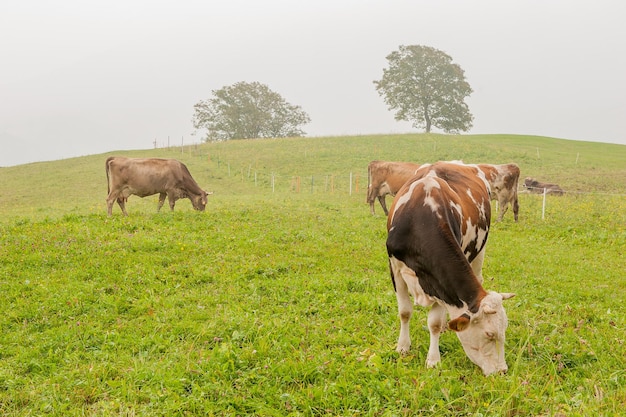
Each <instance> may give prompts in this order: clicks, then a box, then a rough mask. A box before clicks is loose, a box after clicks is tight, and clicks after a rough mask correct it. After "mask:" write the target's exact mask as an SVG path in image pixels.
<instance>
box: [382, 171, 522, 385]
mask: <svg viewBox="0 0 626 417" xmlns="http://www.w3.org/2000/svg"><path fill="white" fill-rule="evenodd" d="M490 220H491V206H490V198H489V183H488V182H487V179H486V178H485V174H484V173H483V172H482V171H481V170H480V169H479V168H478V167H477V166H476V165H465V164H462V163H450V162H438V163H436V164H433V165H428V164H427V165H424V166H422V167H421V168H420V169H419V170H418V171H417V173H416V175H415V176H414V177H412V178H411V179H410V180H409V181H407V182H406V183H405V184H404V185H403V186H402V188H401V189H400V190H399V191H398V193H397V194H396V197H395V199H394V201H393V204H392V206H391V209H390V214H389V217H388V220H387V230H388V237H387V253H388V256H389V266H390V271H391V277H392V281H393V284H394V289H395V292H396V298H397V301H398V312H399V316H400V336H399V338H398V346H397V349H396V350H397V351H398V352H400V353H401V354H404V353H406V352H408V350H409V348H410V346H411V340H410V336H409V320H410V318H411V315H412V313H413V304H412V303H411V297H413V302H414V303H415V304H419V305H421V306H423V307H431V309H430V311H429V313H428V321H427V323H428V329H429V332H430V345H429V349H428V356H427V359H426V365H427V366H428V367H433V366H435V365H437V364H438V363H439V362H440V359H441V357H440V352H439V337H440V334H441V333H442V332H443V331H444V330H445V329H446V328H448V329H451V330H453V331H455V332H456V334H457V336H458V338H459V340H460V341H461V344H462V346H463V349H464V351H465V353H466V354H467V356H468V357H469V358H470V360H471V361H472V362H474V363H475V364H476V365H478V366H479V367H480V368H481V370H482V371H483V373H484V374H485V375H489V374H493V373H497V372H506V371H507V364H506V360H505V356H504V343H505V331H506V328H507V325H508V321H507V316H506V312H505V310H504V306H503V301H504V300H506V299H508V298H511V297H512V296H513V294H508V293H503V294H501V293H498V292H494V291H487V290H485V289H484V288H483V286H482V281H483V278H482V264H483V260H484V256H485V245H486V243H487V236H488V234H489V226H490ZM447 315H448V316H449V317H450V321H449V322H448V323H447V325H446V316H447Z"/></svg>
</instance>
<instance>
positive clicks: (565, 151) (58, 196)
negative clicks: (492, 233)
mask: <svg viewBox="0 0 626 417" xmlns="http://www.w3.org/2000/svg"><path fill="white" fill-rule="evenodd" d="M110 155H125V156H135V157H167V158H176V159H179V160H181V161H183V162H184V163H185V164H187V166H188V167H189V169H190V171H191V173H192V175H193V176H194V178H195V179H196V180H197V181H198V183H199V184H200V185H201V186H202V187H203V188H205V189H206V190H209V191H214V192H215V195H214V196H213V197H212V198H211V201H213V202H214V204H220V201H222V199H224V198H226V197H228V198H231V199H232V198H233V197H234V198H239V197H241V196H246V195H248V196H249V195H263V196H267V193H268V192H270V193H271V192H272V178H273V179H274V188H273V190H274V192H275V193H279V194H280V193H285V192H292V191H295V190H296V184H297V182H296V181H297V179H296V178H297V177H300V179H299V181H300V191H301V192H309V193H310V192H311V191H313V192H314V193H322V194H326V193H327V192H328V191H337V192H344V193H349V191H350V184H349V181H350V175H351V174H352V179H353V187H352V192H353V193H354V194H356V195H360V196H359V198H364V197H363V195H364V193H365V191H366V188H367V164H368V163H369V162H370V161H371V160H374V159H380V160H402V161H413V162H434V161H438V160H454V159H462V160H463V161H465V162H467V163H482V162H484V163H507V162H516V163H518V164H519V165H520V167H521V169H522V178H523V177H526V176H531V177H535V178H537V179H540V180H543V181H548V182H556V183H558V184H559V185H561V187H562V188H564V189H565V190H568V191H580V192H608V193H625V192H626V163H625V162H624V161H626V146H622V145H612V144H601V143H590V142H579V141H568V140H561V139H553V138H546V137H536V136H518V135H468V136H465V135H463V136H446V135H436V134H413V135H390V136H385V135H378V136H355V137H331V138H306V139H303V138H300V139H293V138H291V139H270V140H239V141H230V142H224V143H210V144H202V145H198V146H189V147H185V148H183V149H182V150H181V148H180V147H173V148H169V149H154V150H141V151H124V152H113V153H108V154H102V155H92V156H86V157H80V158H70V159H64V160H59V161H51V162H39V163H32V164H25V165H19V166H15V167H9V168H0V177H1V178H2V184H0V213H2V214H3V216H2V217H3V220H6V219H7V218H11V217H13V216H22V215H25V216H27V217H30V218H42V217H46V216H52V217H55V216H58V215H62V214H66V213H85V212H104V211H106V205H105V201H104V200H105V198H106V194H107V192H106V179H105V173H104V161H105V160H106V158H107V157H108V156H110ZM155 199H156V197H155V198H147V199H145V201H143V202H142V201H141V200H140V199H138V198H136V197H131V200H130V203H129V209H130V210H132V211H135V210H137V209H139V207H143V206H142V204H144V205H146V204H147V205H149V206H152V205H154V201H155ZM210 205H211V204H210ZM210 205H209V208H210ZM187 206H188V204H186V202H185V201H182V202H180V203H179V209H184V208H186V207H187ZM141 210H143V209H141ZM0 221H1V220H0Z"/></svg>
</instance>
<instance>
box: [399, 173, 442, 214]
mask: <svg viewBox="0 0 626 417" xmlns="http://www.w3.org/2000/svg"><path fill="white" fill-rule="evenodd" d="M433 182H435V185H436V186H437V187H439V184H438V183H436V181H433ZM418 184H424V190H425V191H426V193H427V195H428V194H430V190H431V189H432V187H433V186H434V185H433V184H430V185H428V184H426V183H425V182H424V178H423V179H421V180H417V181H413V182H412V183H411V185H410V186H409V189H408V190H407V191H406V192H405V193H404V194H402V195H401V196H400V197H398V200H396V204H395V208H394V210H393V213H392V214H391V222H392V223H393V218H394V216H395V214H396V212H397V211H398V210H399V209H400V207H402V206H403V205H405V204H406V203H408V202H409V201H411V197H412V195H413V192H415V187H417V186H418Z"/></svg>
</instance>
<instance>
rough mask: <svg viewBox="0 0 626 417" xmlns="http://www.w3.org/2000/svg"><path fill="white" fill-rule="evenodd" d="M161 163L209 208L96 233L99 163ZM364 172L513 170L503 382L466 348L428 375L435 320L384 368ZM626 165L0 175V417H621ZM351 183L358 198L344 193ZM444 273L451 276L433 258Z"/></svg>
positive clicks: (321, 152)
mask: <svg viewBox="0 0 626 417" xmlns="http://www.w3.org/2000/svg"><path fill="white" fill-rule="evenodd" d="M112 154H115V155H128V156H159V157H173V158H177V159H180V160H182V161H183V162H185V163H186V164H187V165H188V167H189V169H190V171H191V173H192V175H193V176H194V178H195V179H196V180H197V181H198V183H199V184H200V185H201V186H202V187H203V188H205V189H206V190H211V191H214V193H215V194H213V195H212V196H210V200H209V204H208V205H207V210H206V212H204V213H198V212H195V211H193V210H192V208H191V204H190V203H189V201H187V200H180V201H179V202H178V204H177V206H176V210H175V211H174V212H173V213H172V212H169V210H163V211H162V212H161V213H155V209H156V197H148V198H145V199H140V198H136V197H131V198H130V199H129V202H128V204H127V209H128V211H129V214H130V215H129V216H128V217H123V216H122V215H121V212H120V210H119V208H118V207H116V208H115V209H114V212H113V213H114V215H113V216H112V217H110V218H109V217H107V216H106V207H105V198H106V180H105V173H104V161H105V159H106V157H107V156H109V155H112ZM373 159H383V160H406V161H416V162H427V161H428V162H429V161H436V160H440V159H444V160H450V159H462V160H464V161H466V162H486V163H505V162H516V163H518V164H519V165H520V167H521V170H522V176H523V177H524V176H532V177H536V178H537V179H540V180H545V181H550V182H556V183H558V184H560V185H561V186H562V187H563V188H564V189H565V190H567V191H568V193H567V194H566V195H565V196H563V197H556V196H548V198H547V205H546V208H545V218H542V214H543V207H542V196H537V195H529V194H521V195H520V221H519V222H517V223H516V222H514V221H513V219H512V216H511V215H510V214H508V215H507V216H505V218H504V221H502V222H500V223H494V224H493V225H492V228H491V231H490V234H489V241H488V243H487V251H486V257H485V265H484V268H483V275H484V277H485V283H484V285H485V287H486V288H487V289H489V290H496V291H503V292H514V293H516V294H517V295H516V297H515V298H513V299H512V300H509V301H507V302H506V304H505V307H506V310H507V314H508V317H509V327H508V330H507V333H506V337H507V338H506V358H507V363H508V365H509V372H508V373H507V374H506V375H499V376H494V377H488V378H485V377H484V376H483V375H482V372H481V371H480V369H479V368H478V367H476V366H475V365H473V364H472V363H471V362H470V361H469V359H468V358H467V357H466V355H465V353H464V352H463V349H462V347H461V345H460V343H459V341H458V340H457V338H456V337H455V336H454V335H453V334H451V332H446V333H444V334H443V335H442V337H441V352H442V362H441V364H440V366H439V367H437V368H435V369H427V368H426V366H425V359H426V354H427V350H428V331H427V329H426V311H425V310H424V309H421V308H416V312H415V314H414V316H413V320H412V325H411V337H412V341H413V344H412V347H411V352H410V354H409V355H407V356H404V357H400V356H398V355H397V354H396V353H395V351H394V348H395V344H396V340H397V337H398V332H399V319H398V318H397V307H396V299H395V296H394V293H393V288H392V285H391V282H390V279H389V269H388V261H387V255H386V251H385V239H386V231H385V218H384V216H382V215H381V214H380V213H381V210H380V209H379V208H377V212H378V213H379V214H378V215H376V216H371V215H370V213H369V208H368V206H367V205H366V204H365V191H366V187H367V173H366V167H367V164H368V162H369V161H371V160H373ZM625 161H626V146H619V145H608V144H598V143H585V142H575V141H567V140H558V139H552V138H544V137H528V136H512V135H475V136H444V135H391V136H382V135H381V136H357V137H337V138H306V139H275V140H254V141H233V142H226V143H215V144H204V145H200V146H197V147H196V146H194V147H186V148H184V149H183V150H182V151H181V149H180V148H170V149H155V150H145V151H135V152H115V153H111V154H103V155H93V156H86V157H81V158H72V159H66V160H62V161H53V162H41V163H34V164H27V165H21V166H16V167H11V168H0V179H1V181H0V219H1V220H0V293H1V294H2V296H1V297H0V311H2V315H1V316H0V331H1V334H2V337H0V414H1V415H3V416H30V415H50V416H85V415H90V416H91V415H93V416H109V415H123V416H133V415H150V416H152V415H159V416H160V415H167V416H184V415H206V416H244V415H259V416H292V415H293V416H336V415H350V416H414V415H425V416H430V415H432V416H440V415H458V416H473V415H489V416H492V415H493V416H527V415H537V416H538V415H545V416H548V415H549V416H565V415H567V416H570V415H571V416H578V415H580V416H587V415H593V416H596V415H597V416H612V415H620V414H623V408H624V404H626V359H625V358H626V319H625V317H626V305H625V304H624V302H623V296H622V294H624V293H625V292H626V280H625V279H624V265H626V258H625V254H626V163H625ZM350 181H351V182H350ZM442 262H445V260H442Z"/></svg>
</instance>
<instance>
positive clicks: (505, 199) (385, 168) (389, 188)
mask: <svg viewBox="0 0 626 417" xmlns="http://www.w3.org/2000/svg"><path fill="white" fill-rule="evenodd" d="M419 167H420V165H418V164H414V163H411V162H390V161H372V162H370V164H369V165H368V167H367V172H368V176H369V186H368V189H367V202H368V203H369V205H370V211H371V213H372V214H374V201H375V199H376V198H378V201H380V205H381V207H382V208H383V210H384V212H385V215H388V214H389V212H388V211H387V205H386V204H385V196H386V195H387V194H391V195H392V196H395V195H396V193H397V192H398V190H399V189H400V187H402V186H403V185H404V183H405V182H406V181H407V180H408V179H409V178H411V177H412V176H413V175H415V172H416V171H417V170H418V169H419ZM478 167H479V168H480V170H481V171H483V172H484V173H485V175H486V177H487V181H488V182H489V185H490V189H491V199H492V200H496V201H497V202H498V207H499V209H500V211H499V213H498V218H497V221H501V220H502V219H503V218H504V214H505V213H506V212H507V210H508V208H509V205H511V207H512V208H513V216H514V218H515V221H517V219H518V216H519V202H518V199H517V186H518V181H519V175H520V169H519V166H517V164H513V163H510V164H502V165H493V164H478Z"/></svg>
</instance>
